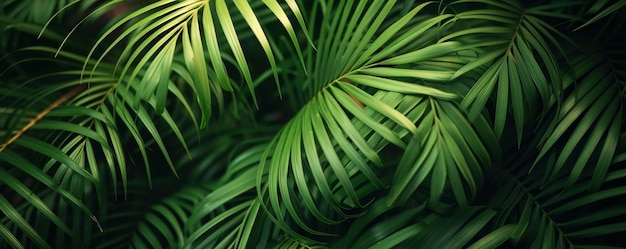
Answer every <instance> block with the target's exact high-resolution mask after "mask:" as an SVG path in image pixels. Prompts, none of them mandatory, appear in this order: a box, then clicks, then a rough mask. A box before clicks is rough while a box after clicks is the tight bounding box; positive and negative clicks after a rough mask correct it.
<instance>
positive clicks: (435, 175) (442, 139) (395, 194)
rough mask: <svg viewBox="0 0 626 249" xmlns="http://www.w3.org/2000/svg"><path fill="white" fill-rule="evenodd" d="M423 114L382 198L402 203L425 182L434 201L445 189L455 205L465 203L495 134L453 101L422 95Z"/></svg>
mask: <svg viewBox="0 0 626 249" xmlns="http://www.w3.org/2000/svg"><path fill="white" fill-rule="evenodd" d="M418 106H420V107H418V109H423V110H424V112H425V114H424V115H423V117H421V118H420V119H419V120H418V121H417V122H418V123H419V126H418V127H417V130H418V131H419V133H418V135H416V136H414V137H413V138H412V139H411V142H409V145H408V146H407V148H406V150H405V152H404V154H403V156H402V158H401V159H400V162H399V163H398V168H397V170H396V173H395V175H394V179H393V182H392V185H391V188H390V193H389V196H388V202H389V203H390V204H392V203H394V202H398V203H405V202H406V201H407V200H408V199H409V198H411V196H412V195H413V193H414V192H415V191H416V190H417V188H419V187H420V186H422V185H423V184H425V183H428V182H430V186H429V189H430V194H429V198H430V202H438V201H440V200H441V199H442V194H443V193H448V192H449V191H447V189H450V190H451V191H452V193H453V194H454V197H455V199H456V201H457V203H459V204H460V205H461V206H467V205H468V204H469V203H470V202H471V201H472V200H473V198H474V197H475V196H476V193H477V192H478V190H479V189H480V188H481V187H482V184H483V174H484V172H486V171H489V170H490V168H491V164H492V160H493V159H494V158H497V157H498V156H497V155H498V154H499V152H498V151H489V150H488V149H487V148H498V146H497V144H498V142H497V139H496V137H495V135H494V134H493V133H491V132H490V131H491V130H483V131H479V130H480V128H478V127H485V126H488V124H487V122H486V121H485V120H484V119H483V118H482V117H481V118H479V119H478V120H476V121H475V123H474V124H472V123H471V122H469V121H468V119H467V117H465V116H464V114H463V113H462V111H461V110H460V109H459V107H457V106H456V105H454V104H451V103H449V102H447V101H441V100H436V99H432V98H431V99H425V100H423V101H421V102H420V103H419V104H418Z"/></svg>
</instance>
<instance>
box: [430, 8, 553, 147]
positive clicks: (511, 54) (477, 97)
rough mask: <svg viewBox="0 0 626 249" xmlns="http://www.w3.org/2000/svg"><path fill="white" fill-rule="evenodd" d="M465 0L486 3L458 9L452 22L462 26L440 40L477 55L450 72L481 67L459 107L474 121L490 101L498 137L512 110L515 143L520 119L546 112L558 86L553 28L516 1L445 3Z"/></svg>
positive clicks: (519, 134) (522, 121)
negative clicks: (465, 47)
mask: <svg viewBox="0 0 626 249" xmlns="http://www.w3.org/2000/svg"><path fill="white" fill-rule="evenodd" d="M467 3H476V4H485V5H487V6H490V8H480V9H469V10H463V11H460V12H459V13H457V14H456V15H455V19H454V20H453V21H454V22H455V23H457V24H456V25H458V26H459V27H462V29H461V30H459V31H457V32H453V33H452V34H449V35H447V36H445V37H443V38H442V39H441V41H452V40H459V41H461V42H464V43H465V44H468V49H470V50H471V51H474V52H475V53H476V55H477V58H476V59H475V60H474V61H473V62H470V63H468V64H467V65H465V66H464V67H463V68H461V69H459V70H458V71H457V72H456V73H455V74H454V75H453V76H452V78H458V77H460V76H461V75H464V74H465V73H466V72H468V71H471V70H481V72H482V74H481V76H480V78H478V79H476V82H475V83H474V84H473V85H472V86H471V89H470V91H469V92H467V94H466V95H465V97H464V98H463V101H462V102H461V106H462V107H463V108H465V109H467V111H468V113H469V117H470V120H474V119H475V118H476V117H477V116H478V115H479V114H480V112H481V111H483V110H484V109H485V107H486V105H487V104H488V103H489V101H493V102H494V104H495V106H496V110H495V113H494V117H493V122H494V125H493V126H494V130H495V132H496V134H497V136H498V137H502V135H503V131H504V127H505V125H506V123H507V122H508V120H510V119H509V118H508V115H509V114H511V115H512V120H513V121H514V125H515V128H516V135H517V140H518V146H519V144H520V143H521V139H522V134H523V129H524V126H525V124H526V123H529V122H533V121H536V119H537V118H538V117H541V116H543V115H545V111H542V109H543V107H545V106H548V105H549V104H550V101H551V98H552V97H553V96H558V94H559V93H560V91H561V87H560V86H559V84H558V83H559V82H560V74H559V65H558V63H557V58H558V54H557V53H554V52H553V51H554V50H557V51H559V50H562V49H561V48H560V43H559V40H557V39H556V38H555V37H554V34H555V33H557V34H558V32H555V30H554V29H553V28H552V27H551V26H550V25H549V24H547V23H545V22H544V21H542V20H541V19H540V18H538V17H536V16H533V15H531V14H529V13H528V12H526V10H525V9H524V8H523V7H522V6H521V4H520V3H518V2H517V1H507V2H501V1H490V0H478V1H473V0H468V1H465V0H461V1H455V2H453V3H451V4H450V5H449V8H457V7H458V8H461V9H464V8H466V7H463V4H467ZM466 21H467V22H468V23H467V24H465V22H466ZM466 25H468V26H467V27H465V26H466ZM552 47H556V49H552ZM526 99H538V100H541V101H525V100H526Z"/></svg>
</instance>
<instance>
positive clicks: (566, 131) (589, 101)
mask: <svg viewBox="0 0 626 249" xmlns="http://www.w3.org/2000/svg"><path fill="white" fill-rule="evenodd" d="M620 47H622V46H617V47H615V48H614V49H618V48H620ZM611 56H617V54H611V53H610V52H609V54H606V53H604V52H602V51H598V52H595V53H592V54H591V55H590V56H579V57H576V58H572V59H571V70H572V71H571V72H569V73H567V74H565V75H571V76H570V77H567V78H566V79H565V81H564V83H563V85H564V86H565V87H566V89H569V88H571V89H572V90H571V92H569V93H568V94H567V95H566V97H565V99H564V100H563V103H562V105H561V108H559V109H558V112H557V114H556V116H555V117H554V122H553V123H552V124H551V125H550V126H549V127H548V128H547V129H545V131H542V132H544V135H543V136H542V139H541V140H540V148H541V151H540V153H539V155H538V156H537V159H536V160H535V163H537V162H538V161H539V160H541V159H544V158H546V157H554V158H555V159H556V161H555V162H554V164H553V166H552V167H550V168H547V169H546V170H547V172H546V173H547V174H548V175H549V177H548V178H547V179H545V180H546V181H551V180H554V179H556V178H558V177H559V175H560V174H563V172H568V174H569V177H568V181H567V184H566V185H565V187H568V186H571V185H573V184H574V183H575V182H577V181H578V179H579V178H580V175H581V174H582V172H583V171H584V170H585V169H587V168H593V169H594V172H595V173H594V175H593V180H592V181H591V185H590V186H589V188H590V189H591V190H597V189H598V188H599V187H600V184H601V183H602V181H603V179H604V178H605V176H606V174H607V172H608V171H609V166H610V165H611V163H612V158H613V157H614V156H615V153H616V149H617V147H618V141H619V134H620V131H621V130H622V129H623V128H622V123H623V121H624V118H623V114H624V104H623V89H624V82H626V81H624V78H623V70H624V66H622V65H623V64H620V61H619V60H607V59H606V58H607V57H609V58H610V57H611ZM570 165H571V166H570Z"/></svg>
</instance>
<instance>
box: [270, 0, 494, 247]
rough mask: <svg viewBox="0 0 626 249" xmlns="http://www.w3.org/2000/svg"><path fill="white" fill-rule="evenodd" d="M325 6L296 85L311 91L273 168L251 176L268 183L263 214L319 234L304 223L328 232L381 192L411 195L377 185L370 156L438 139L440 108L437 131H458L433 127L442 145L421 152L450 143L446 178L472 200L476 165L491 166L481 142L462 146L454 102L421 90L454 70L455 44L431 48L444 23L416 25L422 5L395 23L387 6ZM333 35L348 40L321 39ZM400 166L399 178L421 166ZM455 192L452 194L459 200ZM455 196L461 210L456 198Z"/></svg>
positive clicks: (377, 163) (278, 144)
mask: <svg viewBox="0 0 626 249" xmlns="http://www.w3.org/2000/svg"><path fill="white" fill-rule="evenodd" d="M332 4H337V5H338V6H331V7H333V8H336V9H337V10H339V11H340V12H339V13H333V12H326V13H324V19H323V21H322V22H323V23H324V25H322V26H321V27H320V28H321V31H320V36H319V37H320V40H319V45H318V46H317V48H318V52H317V54H314V53H305V54H307V55H309V54H310V55H315V57H314V58H313V59H311V64H310V66H308V67H307V68H311V69H312V70H311V71H310V72H309V73H310V74H311V75H312V77H311V79H312V80H311V79H310V80H307V81H305V82H304V83H303V84H305V85H306V86H307V90H314V91H312V92H310V93H311V94H312V97H311V99H310V100H309V101H308V102H307V103H306V104H305V105H304V106H303V107H302V108H301V109H300V111H299V112H298V113H297V114H296V116H295V117H294V118H292V119H291V120H290V122H289V123H288V124H287V125H286V126H285V127H284V128H283V130H282V131H281V132H280V133H279V134H278V136H277V137H276V138H275V140H274V141H273V142H272V144H271V148H270V150H268V156H271V158H272V159H271V160H267V161H266V162H264V163H263V164H262V171H260V172H259V177H261V176H262V175H264V174H267V182H266V183H262V184H261V185H260V186H259V187H258V191H259V192H260V193H261V194H262V197H263V199H264V200H266V201H265V205H266V206H267V207H266V208H267V211H268V212H269V213H270V214H271V215H272V216H273V218H274V219H276V220H277V221H278V224H280V226H281V228H282V229H285V230H286V231H295V229H302V230H303V232H305V233H310V234H317V235H327V234H326V233H321V232H319V231H316V230H315V229H314V228H313V227H311V225H310V224H309V223H310V222H308V221H307V218H306V217H314V218H315V219H316V220H317V221H320V222H322V223H326V224H336V223H338V222H340V221H342V220H344V219H346V218H350V217H353V215H354V213H355V212H357V213H358V211H356V210H359V209H360V208H363V207H364V206H365V205H366V204H367V202H369V200H367V199H366V198H365V197H366V196H368V195H369V194H371V193H372V192H373V191H375V190H377V189H378V190H380V189H383V188H385V187H386V186H387V185H388V184H390V183H391V184H392V191H393V193H395V194H394V195H396V194H398V193H399V192H403V191H404V193H407V195H410V194H411V192H412V190H411V189H405V186H404V185H397V186H396V185H395V184H396V182H395V181H393V182H391V181H390V180H391V179H389V178H388V177H383V176H381V169H382V168H384V167H386V166H387V165H384V163H383V162H382V161H381V159H380V156H379V152H380V151H381V150H382V149H384V148H385V147H387V146H397V147H399V148H402V149H409V148H407V140H409V139H408V137H412V136H424V138H426V137H428V134H437V135H441V134H442V133H438V132H431V133H429V132H430V131H431V130H430V129H426V126H430V125H432V120H433V119H434V116H433V115H435V113H437V114H438V115H441V114H442V112H441V110H442V109H439V108H443V110H444V112H445V113H446V114H447V115H446V116H445V118H447V119H446V120H445V122H450V123H454V122H461V123H460V124H459V126H457V127H455V126H454V125H452V124H447V123H446V124H441V126H439V127H440V128H441V127H445V129H444V130H443V134H445V136H443V138H441V139H440V140H438V141H439V142H436V143H435V142H433V140H431V141H430V142H431V143H430V145H429V146H432V145H433V144H437V145H436V147H437V150H438V151H441V152H442V153H443V152H444V151H446V150H448V149H450V148H449V147H448V145H447V144H448V143H450V142H453V143H452V144H454V145H455V146H454V147H453V148H454V149H456V150H454V151H453V152H449V153H446V154H445V155H444V154H441V157H442V158H443V157H446V156H450V155H452V156H453V157H451V158H450V159H445V160H449V163H448V165H449V166H450V167H451V169H452V168H454V169H455V171H454V172H455V173H456V174H455V175H453V176H458V177H460V176H459V175H458V174H459V171H461V173H460V174H462V175H463V177H465V179H466V180H467V181H468V182H469V188H470V189H472V190H471V191H470V192H473V193H475V191H476V189H477V186H479V185H480V183H477V182H480V180H476V179H475V178H476V177H480V174H482V169H481V166H480V164H479V163H484V164H486V165H488V164H490V163H491V155H490V154H489V153H488V152H487V151H486V150H485V149H484V145H483V144H482V141H481V139H484V137H483V138H478V136H477V135H473V136H470V137H469V138H467V139H466V140H465V139H464V138H461V137H460V135H459V134H460V133H459V132H463V134H464V135H466V134H465V133H467V132H468V131H469V132H470V134H475V132H474V130H473V128H472V127H471V124H470V123H469V122H468V121H467V120H466V119H465V118H464V114H462V112H461V111H459V109H458V107H457V106H455V105H454V104H450V103H447V102H446V101H451V100H455V99H457V97H458V96H457V95H456V94H454V93H448V92H445V91H442V90H439V89H437V88H434V87H431V86H429V85H427V84H426V83H427V82H445V81H447V80H449V79H450V77H451V76H452V75H453V74H454V72H455V70H456V69H458V68H459V63H458V61H457V60H456V59H453V58H451V57H446V55H449V54H451V53H453V52H456V51H459V50H461V49H462V47H461V46H460V44H459V43H457V42H453V41H448V42H440V43H437V42H436V40H437V37H438V28H437V25H439V24H440V23H441V22H442V21H444V20H446V19H447V18H449V17H450V16H448V15H440V16H436V17H432V18H426V19H415V18H416V15H417V14H418V13H419V12H420V11H421V10H422V9H424V8H426V7H427V6H428V5H429V3H425V4H421V5H419V6H417V7H415V8H414V9H411V10H410V11H408V12H407V13H406V14H405V15H403V16H401V17H399V18H398V19H394V18H393V14H394V13H396V12H394V6H395V1H387V2H382V1H373V2H370V1H340V2H338V3H332ZM331 9H332V8H331ZM416 20H419V22H417V21H416ZM383 23H386V24H385V25H383ZM409 23H411V24H412V25H410V26H408V24H409ZM382 27H385V28H384V29H382ZM336 33H346V34H350V36H333V35H325V34H336ZM305 61H307V58H305ZM435 65H438V66H435ZM422 68H424V69H422ZM426 68H428V69H430V70H425V69H426ZM431 101H432V102H431ZM439 101H442V102H441V103H439ZM435 102H436V103H437V104H433V106H431V104H432V103H435ZM440 106H443V107H440ZM437 111H439V112H437ZM429 117H430V118H429ZM423 119H425V121H424V122H422V121H420V120H423ZM428 120H431V122H428ZM416 123H418V125H416ZM481 135H484V134H481ZM492 141H495V140H493V139H492ZM413 149H415V148H411V151H410V152H408V151H407V154H410V153H415V152H418V153H423V154H424V155H425V154H428V153H427V150H423V151H421V150H419V149H417V150H413ZM465 157H467V158H465ZM468 160H469V164H470V165H471V166H469V167H467V166H466V163H468ZM430 163H431V164H429V165H430V166H432V165H433V164H432V163H433V162H430ZM408 164H409V163H407V168H405V169H403V170H404V171H403V172H408V171H410V169H408V168H417V167H420V166H422V164H421V163H417V164H415V165H412V166H408ZM455 165H458V166H459V168H457V167H456V166H455ZM466 167H467V168H466ZM451 169H450V170H451ZM456 170H459V171H456ZM450 174H451V173H450ZM400 175H402V173H399V174H398V178H401V177H400ZM436 175H437V176H444V179H443V182H439V183H440V184H445V183H446V182H448V181H449V180H450V181H453V180H459V179H457V178H455V179H453V180H452V179H445V178H446V177H445V174H444V175H441V174H436ZM403 176H406V177H408V178H406V179H402V180H398V182H403V181H405V180H406V181H411V177H412V176H413V174H409V175H403ZM437 179H439V178H437ZM259 180H260V178H259ZM433 181H434V180H433ZM259 182H261V181H259ZM459 183H460V181H459ZM398 184H399V183H398ZM455 184H456V183H455ZM441 187H442V188H443V185H442V186H441ZM453 187H460V185H454V186H453ZM442 188H436V190H434V191H441V190H442ZM462 188H463V187H461V189H459V188H457V190H458V191H457V192H456V193H457V194H458V193H460V192H464V190H462ZM405 190H406V191H405ZM459 191H460V192H459ZM457 197H458V198H457V199H458V200H459V201H460V202H462V203H465V204H467V200H466V198H465V197H463V198H462V197H461V196H460V195H459V196H457ZM395 198H396V197H395V196H394V197H393V198H392V200H391V202H395ZM406 198H407V197H406V196H405V197H404V199H405V200H406Z"/></svg>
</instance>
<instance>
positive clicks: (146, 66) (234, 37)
mask: <svg viewBox="0 0 626 249" xmlns="http://www.w3.org/2000/svg"><path fill="white" fill-rule="evenodd" d="M233 2H234V6H232V5H228V3H227V2H226V1H224V0H220V1H216V2H207V1H183V2H180V1H159V2H156V3H153V4H150V5H147V6H145V7H143V8H140V9H138V10H136V11H133V12H131V13H129V14H128V15H127V16H126V17H125V18H123V19H121V20H119V21H118V22H117V23H116V24H114V25H113V26H112V27H111V28H109V29H108V30H107V31H106V32H105V33H104V34H103V35H102V36H101V38H100V39H99V40H98V41H97V42H96V44H95V45H94V46H93V49H92V50H91V52H90V53H89V55H88V56H87V58H88V59H90V58H91V57H92V56H93V55H95V54H96V53H97V52H96V49H98V48H100V47H101V46H102V45H103V44H105V43H108V42H106V39H107V38H111V39H112V38H113V37H112V34H113V32H115V31H116V30H119V29H120V28H121V27H122V26H123V25H127V24H128V25H129V26H128V27H125V28H124V30H123V31H122V33H121V34H120V35H119V36H117V37H115V39H114V40H113V41H112V42H110V43H108V44H109V45H107V46H106V47H105V49H104V52H102V53H100V56H99V57H98V59H97V62H96V64H95V67H94V69H95V68H97V67H98V66H99V65H100V62H101V61H102V60H103V59H104V58H105V56H107V55H109V54H110V52H111V51H112V49H114V48H115V47H117V46H120V45H121V44H122V42H123V40H125V39H127V38H129V39H130V40H129V42H128V44H125V45H124V46H125V48H124V49H123V53H122V55H121V57H120V58H119V59H118V63H120V64H123V68H122V72H121V75H120V79H124V80H126V77H129V78H128V79H127V80H128V82H135V77H136V75H137V74H138V73H139V72H140V71H142V70H147V72H148V73H147V74H145V76H144V77H143V78H142V80H141V82H142V83H140V84H141V85H142V87H143V86H145V85H148V87H147V88H142V89H143V90H142V91H143V92H144V94H138V95H137V96H135V98H134V99H133V100H132V102H131V103H135V107H136V106H137V103H139V102H140V101H141V100H146V99H145V97H144V96H145V95H146V94H148V95H150V94H151V92H152V91H154V90H156V89H166V88H167V87H166V86H167V84H168V81H167V80H165V79H166V78H167V75H169V73H168V71H171V70H172V66H171V65H172V53H173V52H174V51H175V50H176V49H177V48H181V47H182V50H183V54H184V65H185V67H186V69H187V70H189V72H190V76H191V82H190V83H191V84H192V86H193V89H194V92H195V94H196V95H197V97H198V101H199V106H200V107H201V112H202V115H203V118H202V119H201V125H200V126H201V127H205V126H206V124H207V123H206V122H207V120H208V119H209V117H210V116H211V106H212V105H211V96H212V95H216V97H217V98H218V99H221V98H222V96H221V92H220V91H218V90H217V88H221V89H224V90H227V91H232V90H233V87H232V85H231V80H230V77H229V75H228V73H227V71H226V68H225V63H224V60H225V59H224V57H225V54H224V52H223V51H222V49H221V48H222V47H228V48H229V49H230V50H231V51H232V55H233V56H234V58H235V60H236V65H237V66H238V68H239V70H240V71H241V73H242V74H243V77H244V79H245V82H246V85H247V86H248V88H249V90H250V92H252V93H253V100H254V101H255V103H256V99H255V97H254V84H253V80H252V75H251V72H250V69H249V66H248V62H247V59H246V58H245V55H244V52H243V50H242V47H241V44H240V41H239V34H240V33H242V32H243V33H245V32H250V31H242V30H236V29H235V24H234V23H233V22H234V21H233V19H232V18H231V17H230V16H231V14H230V11H233V10H237V12H238V13H239V14H240V15H241V16H242V19H243V20H241V19H240V20H241V21H243V23H245V25H248V26H249V27H250V28H251V32H252V33H253V34H254V35H255V37H256V38H257V40H258V41H259V43H260V45H261V47H262V48H263V51H264V53H265V55H266V56H267V58H268V59H269V63H270V65H271V66H272V69H273V72H274V74H275V75H276V74H277V67H276V62H275V59H274V53H273V51H272V48H271V47H270V44H269V42H268V40H267V38H266V35H265V31H264V30H263V28H262V26H261V24H260V22H259V21H260V20H259V19H258V18H257V17H256V16H255V14H254V12H253V11H252V10H253V9H254V8H260V4H261V3H256V4H251V3H248V2H247V1H233ZM288 3H289V4H288V9H289V10H291V11H292V13H294V15H295V17H296V18H297V19H298V22H299V23H300V24H301V26H302V28H304V29H305V30H306V27H305V26H304V22H303V21H302V17H301V14H300V11H299V9H298V5H297V4H295V1H288ZM263 4H265V6H266V7H267V8H268V9H270V10H271V12H272V13H273V14H274V16H276V18H278V19H279V20H280V22H281V23H282V24H283V27H284V28H285V29H286V31H287V32H288V34H289V36H290V37H291V38H292V40H293V43H294V45H295V46H296V49H297V50H298V51H300V48H299V45H298V43H297V40H296V37H295V32H294V29H293V27H292V25H291V22H290V21H289V18H288V17H287V15H286V13H285V11H284V10H283V8H282V7H281V6H280V5H279V4H278V2H276V1H272V0H269V1H263ZM213 12H215V14H216V16H215V17H213ZM138 18H141V20H143V21H139V22H133V20H136V19H138ZM149 20H154V21H149ZM264 20H265V19H264ZM217 23H219V24H220V27H221V29H218V28H220V27H218V25H217ZM243 23H238V25H237V26H238V27H240V26H241V25H243ZM220 31H221V33H222V34H223V37H225V38H226V41H227V44H228V45H227V46H225V45H224V44H223V42H218V41H219V38H220V37H221V36H218V33H219V32H220ZM162 34H164V35H162ZM162 50H163V51H166V53H161V52H160V51H162ZM205 53H208V57H209V58H208V60H210V61H211V65H212V67H211V68H209V67H208V64H207V63H206V62H207V59H205ZM209 71H214V72H215V76H216V77H215V78H209V77H208V73H209ZM150 72H160V74H157V75H155V74H152V73H150ZM275 78H276V79H278V77H275ZM132 84H136V83H132ZM130 85H131V84H129V85H128V86H129V87H130ZM158 92H161V93H163V92H164V91H163V90H162V91H158ZM157 97H159V98H160V99H161V100H162V99H163V98H164V95H163V94H158V95H157ZM159 103H160V101H159ZM220 106H221V102H220ZM161 110H162V107H161V106H158V108H157V111H161Z"/></svg>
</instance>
